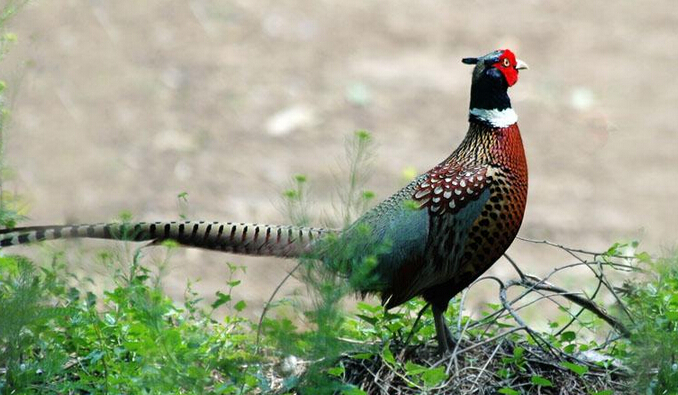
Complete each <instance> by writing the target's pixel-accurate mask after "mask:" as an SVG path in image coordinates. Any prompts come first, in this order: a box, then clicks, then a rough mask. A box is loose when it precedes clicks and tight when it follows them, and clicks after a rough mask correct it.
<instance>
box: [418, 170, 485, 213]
mask: <svg viewBox="0 0 678 395" xmlns="http://www.w3.org/2000/svg"><path fill="white" fill-rule="evenodd" d="M490 181H491V180H490V177H489V175H488V167H487V166H483V165H481V166H479V165H471V166H463V165H461V164H459V163H458V162H456V161H446V162H443V163H441V164H439V165H438V166H436V167H434V168H433V169H432V170H431V171H429V172H428V173H426V177H425V178H424V179H423V181H422V182H420V183H419V184H417V186H416V189H415V193H414V196H413V198H414V200H415V201H417V202H419V204H420V205H421V206H422V207H426V208H428V210H429V212H430V213H431V215H443V214H446V213H448V214H456V213H458V212H459V211H460V210H462V209H463V208H464V207H466V205H467V204H468V203H469V202H471V201H473V200H475V199H477V198H478V197H479V196H480V195H481V194H482V193H483V191H484V190H485V189H486V188H487V187H488V185H489V184H490Z"/></svg>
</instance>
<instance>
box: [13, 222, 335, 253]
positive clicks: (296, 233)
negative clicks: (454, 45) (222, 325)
mask: <svg viewBox="0 0 678 395" xmlns="http://www.w3.org/2000/svg"><path fill="white" fill-rule="evenodd" d="M329 233H336V231H335V230H331V229H324V228H312V227H303V226H292V225H288V226H284V225H261V224H248V223H232V222H216V221H215V222H207V221H171V222H137V223H101V224H83V225H49V226H29V227H20V228H13V229H2V230H0V248H2V247H9V246H15V245H21V244H27V243H33V242H38V241H43V240H56V239H72V238H90V239H107V240H129V241H136V242H142V241H150V242H151V244H160V243H162V242H163V241H166V240H172V241H175V242H176V243H178V244H180V245H182V246H187V247H197V248H204V249H209V250H219V251H225V252H232V253H236V254H246V255H267V256H278V257H287V258H294V257H300V256H304V255H305V254H308V253H309V252H310V248H311V246H312V244H313V243H314V242H315V241H316V240H318V239H320V238H322V237H324V236H326V235H327V234H329Z"/></svg>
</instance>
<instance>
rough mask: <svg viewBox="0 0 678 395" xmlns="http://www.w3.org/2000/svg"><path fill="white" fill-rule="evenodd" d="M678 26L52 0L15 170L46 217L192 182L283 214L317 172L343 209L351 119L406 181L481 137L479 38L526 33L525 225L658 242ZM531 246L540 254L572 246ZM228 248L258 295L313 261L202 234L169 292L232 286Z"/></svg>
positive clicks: (127, 206) (24, 43) (601, 8)
mask: <svg viewBox="0 0 678 395" xmlns="http://www.w3.org/2000/svg"><path fill="white" fill-rule="evenodd" d="M676 26H678V7H676V5H675V3H674V2H673V1H669V0H664V1H655V2H652V3H651V4H650V3H644V2H630V1H629V2H616V3H610V2H605V1H583V0H581V1H569V2H564V1H539V0H532V1H511V2H488V1H441V0H435V1H434V0H424V1H416V2H414V1H391V2H365V1H358V0H343V1H329V0H324V1H291V0H290V1H288V0H283V1H280V0H278V1H261V0H256V1H255V0H240V1H226V2H223V1H203V0H187V1H160V0H153V1H143V2H139V1H129V0H118V1H110V2H107V1H101V0H95V1H84V0H58V1H57V0H50V1H36V2H33V3H31V4H30V5H29V6H28V7H26V8H25V9H24V10H23V11H22V12H21V13H19V15H18V16H17V18H16V19H15V20H14V21H13V22H12V25H11V26H10V29H11V30H12V31H14V32H16V33H17V35H18V37H19V42H18V44H17V45H16V47H15V48H13V49H12V52H11V54H10V57H9V59H8V61H6V62H4V64H3V65H2V68H1V69H0V71H1V72H2V76H3V78H4V79H6V80H8V83H9V86H10V88H11V89H12V90H13V91H15V92H17V93H16V97H15V99H14V100H13V101H12V106H13V110H12V114H13V117H12V118H13V123H12V124H11V127H10V129H9V135H8V137H6V139H7V148H6V157H7V160H8V162H9V164H10V165H11V166H12V167H13V168H14V169H15V170H16V177H15V179H14V181H13V182H12V185H11V188H13V189H16V190H17V191H19V192H20V193H22V194H24V196H25V198H26V199H27V201H29V202H30V211H29V216H30V220H29V221H27V222H26V224H31V225H32V224H47V223H59V224H60V223H64V222H101V221H107V220H110V219H113V218H116V217H117V216H118V214H119V213H120V212H121V211H123V210H129V211H131V212H132V213H134V214H135V216H136V218H138V219H143V220H158V219H163V220H164V219H176V218H177V217H178V215H179V212H180V209H179V208H178V205H177V194H179V193H180V192H184V191H185V192H187V193H188V194H189V202H190V203H189V208H188V212H187V214H188V217H190V218H194V219H206V220H227V221H251V222H260V223H278V222H281V221H284V215H283V214H282V213H281V211H280V210H279V208H280V206H281V198H280V192H281V191H282V190H283V189H284V188H286V187H287V186H288V185H289V180H290V177H291V176H292V175H293V174H295V173H303V174H306V175H308V177H309V179H310V180H311V184H312V192H313V193H314V196H315V206H314V207H315V209H316V211H317V212H326V213H330V214H331V213H332V212H333V204H332V203H333V202H334V203H336V202H337V200H336V199H334V200H332V199H333V198H332V196H333V193H334V191H335V184H336V178H335V177H334V174H336V173H337V172H338V166H337V163H339V162H341V158H342V157H343V146H344V141H345V139H346V136H348V135H350V133H351V132H352V131H353V130H356V129H367V130H370V131H371V132H372V133H373V136H374V138H375V140H376V141H377V143H378V148H377V150H376V153H375V154H376V158H375V168H374V171H373V172H372V173H373V177H372V179H371V182H370V183H369V186H370V188H371V189H373V190H374V191H375V192H376V193H377V196H378V197H379V198H384V197H386V196H387V195H388V194H389V193H391V192H392V191H394V190H396V189H397V188H398V187H399V186H401V185H402V184H403V172H404V170H405V169H407V168H408V167H413V168H415V169H416V170H417V171H419V172H422V171H425V170H427V169H428V168H430V167H432V166H433V165H435V164H436V163H437V162H438V161H440V160H441V159H443V158H444V157H445V156H446V155H447V154H448V153H449V152H450V150H451V149H452V148H453V147H455V146H456V144H457V143H458V142H459V141H460V140H461V138H462V137H463V135H464V133H465V131H466V113H467V105H468V92H469V82H470V68H469V67H468V66H465V65H463V64H461V62H460V59H461V58H462V57H467V56H477V55H482V54H484V53H487V52H489V51H490V50H493V49H496V48H503V47H510V48H512V49H513V50H514V51H515V52H517V54H518V55H519V56H520V57H521V58H522V59H524V60H525V61H527V62H528V63H529V64H530V66H531V69H530V70H529V71H526V72H524V73H521V79H520V81H519V82H518V84H517V85H516V86H515V87H514V88H513V89H512V92H511V94H512V98H513V102H514V108H515V109H516V111H517V112H518V114H519V116H520V125H521V129H522V131H523V138H524V141H525V144H526V150H527V155H528V160H529V164H530V196H529V203H528V209H527V214H526V218H525V223H524V225H523V228H522V231H521V235H523V236H525V237H531V238H538V239H543V238H546V239H550V240H553V241H557V242H560V243H563V244H567V245H572V246H580V247H587V248H590V249H604V248H606V247H607V246H608V245H609V244H611V243H612V242H614V241H617V240H629V239H640V240H642V241H643V243H644V244H643V245H644V246H646V247H647V248H649V249H651V250H652V251H659V247H661V246H671V245H672V243H675V241H676V236H678V232H676V225H675V224H676V223H677V222H678V209H676V201H678V170H677V169H678V128H677V127H676V103H678V82H677V81H678V79H676V69H677V65H678V51H676V48H677V47H678V33H677V31H678V30H676ZM69 245H71V246H72V244H60V246H65V247H66V248H67V247H68V246H69ZM92 245H95V246H97V247H100V246H103V245H110V243H108V244H107V243H101V242H98V243H93V244H92ZM511 254H512V255H513V256H514V257H515V258H516V259H518V260H519V261H520V262H521V263H522V264H523V266H525V267H527V268H529V269H528V270H529V271H534V272H538V273H543V272H545V271H547V270H548V269H550V268H552V267H553V265H554V264H556V263H564V262H566V261H568V258H567V256H566V255H564V254H558V253H555V252H554V251H553V250H544V249H543V248H540V247H537V246H533V245H528V244H526V243H524V242H518V243H516V244H515V245H514V246H513V247H512V251H511ZM226 260H230V261H232V262H236V263H238V264H244V265H247V267H248V275H247V277H246V278H245V279H244V282H243V285H241V286H240V287H239V291H238V296H239V297H242V298H245V299H246V300H247V301H248V302H250V305H251V307H250V314H252V315H254V314H257V312H258V311H259V309H260V306H261V301H262V300H263V299H264V298H266V297H267V296H268V294H269V292H270V290H271V289H272V287H273V286H274V284H276V283H277V282H278V281H279V280H280V279H281V278H282V277H283V276H284V274H285V270H288V269H289V268H290V267H291V265H292V264H293V263H291V262H285V261H280V260H275V259H264V258H244V257H238V256H224V255H222V254H219V253H210V252H204V251H198V250H182V251H178V252H176V253H175V254H174V257H173V258H172V259H171V266H172V267H173V269H172V272H171V274H170V275H169V277H168V279H167V284H168V287H169V288H170V291H171V292H172V294H173V295H177V296H178V295H181V294H182V292H183V288H184V284H185V281H186V279H187V278H193V279H195V278H202V281H201V283H200V284H201V285H200V287H201V290H202V291H203V292H205V293H206V294H208V295H211V294H213V292H214V291H215V290H216V289H223V288H224V285H223V281H224V277H225V272H226V270H225V269H224V266H223V263H224V262H225V261H226ZM493 270H494V271H495V272H496V273H499V274H503V275H505V274H507V273H509V270H510V269H509V266H508V265H506V263H504V262H502V263H500V264H498V265H497V266H496V267H495V268H494V269H493ZM571 281H572V282H574V281H576V280H571ZM292 288H293V287H290V288H288V290H289V289H292ZM481 293H482V292H481ZM492 298H494V296H492ZM481 299H482V298H481Z"/></svg>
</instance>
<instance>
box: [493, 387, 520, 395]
mask: <svg viewBox="0 0 678 395" xmlns="http://www.w3.org/2000/svg"><path fill="white" fill-rule="evenodd" d="M497 392H498V393H500V394H504V395H520V392H518V391H516V390H514V389H512V388H509V387H504V388H501V389H500V390H499V391H497Z"/></svg>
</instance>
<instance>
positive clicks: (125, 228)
mask: <svg viewBox="0 0 678 395" xmlns="http://www.w3.org/2000/svg"><path fill="white" fill-rule="evenodd" d="M462 62H463V63H466V64H472V65H475V68H474V70H473V78H472V84H471V105H470V111H469V129H468V132H467V134H466V137H465V138H464V140H463V141H462V143H461V145H460V146H459V147H458V148H457V149H456V150H454V152H452V154H451V155H450V156H449V157H448V158H447V159H445V160H444V161H442V162H441V163H440V164H439V165H437V166H435V167H434V168H433V169H431V170H430V171H428V172H426V173H424V174H422V175H421V176H419V177H417V178H416V179H415V180H414V181H412V182H411V183H410V184H409V185H407V186H406V187H405V188H403V189H401V190H400V191H398V192H397V193H396V194H394V195H393V196H391V197H390V198H388V199H386V200H385V201H383V202H382V203H381V204H379V205H378V206H376V207H375V208H373V209H372V210H370V211H368V212H367V213H366V214H364V215H363V216H362V217H361V218H359V219H358V220H357V221H356V222H355V223H354V224H353V225H351V226H349V227H348V228H347V229H346V230H344V231H341V232H340V231H334V230H328V229H320V228H308V227H297V226H270V225H257V224H242V223H240V224H236V223H222V222H204V221H200V222H193V221H186V222H153V223H143V222H142V223H136V224H119V223H118V224H115V223H112V224H96V225H65V226H33V227H24V228H15V229H4V230H0V246H1V247H7V246H12V245H17V244H24V243H29V242H34V241H40V240H52V239H59V238H76V237H79V238H84V237H88V238H103V239H119V238H121V237H122V236H123V235H124V234H126V235H128V236H130V238H131V239H132V240H135V241H144V240H146V241H148V240H150V241H156V242H157V241H162V240H168V239H171V240H175V241H176V242H178V243H179V244H181V245H185V246H193V247H201V248H207V249H216V250H222V251H227V252H233V253H239V254H251V255H273V256H279V257H298V256H301V255H304V254H306V253H309V252H310V253H313V250H314V248H315V246H318V245H322V243H321V242H320V240H321V239H323V238H324V236H326V235H327V234H328V233H335V234H337V236H338V237H339V240H340V243H339V244H340V245H341V240H342V239H343V240H351V237H353V236H356V237H353V238H354V239H356V238H359V239H362V240H363V241H365V240H368V241H369V243H383V244H386V245H388V246H389V248H388V249H385V250H383V249H382V250H380V252H379V253H378V255H377V258H378V259H377V264H376V265H375V266H373V267H372V268H371V269H370V271H369V276H371V277H372V278H373V279H374V281H372V282H369V283H366V284H364V285H361V286H360V287H361V289H358V290H357V291H361V292H376V293H379V294H381V297H382V303H383V304H384V305H385V307H386V308H392V307H395V306H398V305H400V304H402V303H404V302H406V301H408V300H409V299H411V298H413V297H415V296H423V297H424V299H425V300H426V301H427V302H429V303H430V304H431V307H432V310H433V315H434V319H435V328H436V337H437V340H438V346H439V348H440V351H441V352H444V351H446V350H448V349H449V348H450V347H451V346H452V345H453V344H454V343H453V339H452V336H451V334H450V332H449V329H448V328H447V326H446V324H445V319H444V316H443V314H444V312H445V310H446V309H447V305H448V303H449V301H450V299H451V298H452V297H453V296H454V295H456V294H457V293H459V292H460V291H461V290H463V289H464V288H465V287H467V286H468V285H469V284H470V283H471V282H473V281H474V280H475V279H476V278H478V277H479V276H480V275H481V274H482V273H483V272H485V271H486V270H487V269H488V268H489V267H490V266H491V265H492V264H493V263H494V262H495V261H496V260H497V259H499V258H500V257H501V255H502V254H503V253H504V251H506V249H507V248H508V247H509V245H510V244H511V243H512V241H513V239H514V238H515V236H516V234H517V233H518V229H519V228H520V225H521V223H522V219H523V213H524V211H525V203H526V200H527V163H526V161H525V153H524V150H523V144H522V140H521V137H520V131H519V129H518V125H517V123H516V122H517V119H518V118H517V116H516V113H515V112H514V111H513V109H512V108H511V101H510V99H509V96H508V93H507V90H508V88H509V87H510V86H513V85H514V84H515V83H516V82H517V80H518V71H519V70H522V69H526V68H527V66H526V64H525V63H523V62H521V61H520V60H518V59H516V57H515V55H514V54H513V53H512V52H511V51H510V50H498V51H494V52H492V53H490V54H487V55H485V56H483V57H479V58H465V59H463V60H462ZM413 202H414V204H413ZM413 207H414V208H413ZM361 225H366V227H365V226H362V227H361ZM359 229H363V231H364V229H369V230H368V231H369V232H370V235H369V236H370V237H369V238H367V239H365V238H364V237H363V236H364V235H361V234H360V231H359ZM344 238H345V239H344ZM332 251H333V250H332V249H325V250H324V251H316V252H318V254H317V257H318V258H320V259H323V260H331V256H329V255H330V254H331V253H332ZM359 251H360V249H358V252H357V254H360V252H359ZM351 261H352V262H359V261H360V259H355V260H354V259H351ZM349 270H350V268H349Z"/></svg>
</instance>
